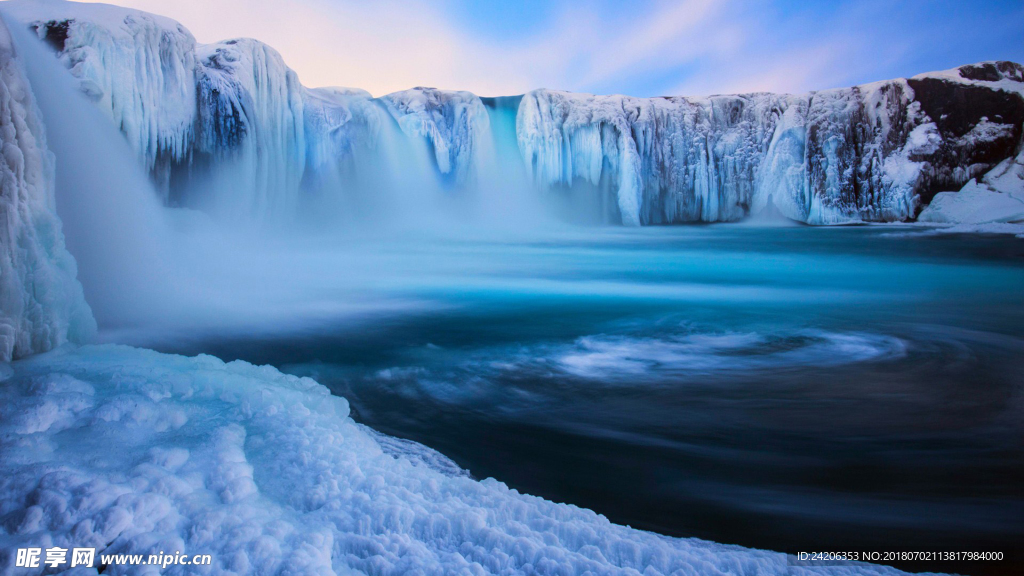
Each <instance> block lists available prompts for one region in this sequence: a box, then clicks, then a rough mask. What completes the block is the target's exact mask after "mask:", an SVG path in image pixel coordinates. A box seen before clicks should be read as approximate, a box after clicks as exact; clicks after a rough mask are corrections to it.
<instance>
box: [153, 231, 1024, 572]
mask: <svg viewBox="0 0 1024 576" xmlns="http://www.w3.org/2000/svg"><path fill="white" fill-rule="evenodd" d="M367 254H368V255H367ZM367 254H364V256H367V257H366V258H365V259H364V261H365V262H370V264H366V266H367V268H366V269H365V270H363V271H362V273H363V274H364V275H367V276H368V277H376V278H378V281H376V282H374V283H372V284H368V285H366V286H365V287H364V288H363V290H364V291H366V292H368V293H372V295H373V297H375V298H382V299H385V300H387V299H393V300H394V301H396V302H397V301H402V302H416V303H417V305H416V306H409V307H400V308H396V309H394V310H391V311H388V310H386V309H382V311H380V312H377V313H374V314H370V315H368V316H364V317H362V318H361V319H360V321H358V322H355V323H353V322H351V321H341V320H336V319H333V318H330V317H328V318H323V319H321V321H319V322H310V323H306V324H304V325H303V326H301V327H299V328H296V327H294V326H292V327H290V328H289V330H287V331H283V332H281V333H280V334H275V333H273V331H269V332H267V331H263V332H261V333H260V334H258V335H238V334H227V335H226V334H224V333H218V334H198V335H195V336H194V337H193V338H189V339H178V340H176V341H175V342H174V343H167V342H164V343H163V344H161V345H160V346H158V347H160V348H162V349H164V350H166V351H175V352H187V353H195V352H206V353H213V354H216V355H218V356H221V357H223V358H225V359H234V358H241V359H244V360H248V361H250V362H256V363H270V364H273V365H275V366H278V367H279V368H281V369H282V370H284V371H286V372H290V373H294V374H299V375H305V376H312V377H314V378H316V379H317V380H318V381H320V382H321V383H323V384H325V385H326V386H328V387H330V388H331V390H333V391H334V392H335V393H337V394H339V395H342V396H345V397H346V398H348V399H349V401H350V402H351V405H352V408H353V416H354V418H355V419H356V420H357V421H360V422H362V423H365V424H367V425H369V426H371V427H373V428H375V429H377V430H379V431H382V432H385V433H387V434H392V435H395V436H398V437H402V438H408V439H412V440H415V441H418V442H422V443H423V444H426V445H428V446H430V447H433V448H435V449H437V450H439V451H440V452H442V453H443V454H445V455H446V456H448V457H450V458H451V459H453V460H454V461H455V462H457V463H458V464H459V465H460V466H462V467H464V468H466V469H468V470H469V471H470V473H472V474H473V475H474V476H476V477H479V478H483V477H489V476H492V477H495V478H498V479H500V480H502V481H504V482H506V483H507V484H509V485H510V486H512V487H514V488H517V489H519V490H521V491H524V492H528V493H531V494H536V495H539V496H543V497H546V498H549V499H552V500H556V501H560V502H570V503H573V504H577V505H580V506H585V507H588V508H591V509H593V510H596V511H598V512H600V513H602V514H605V515H606V516H608V517H609V518H610V519H611V520H613V521H615V522H619V523H623V524H629V525H631V526H634V527H637V528H644V529H648V530H653V531H657V532H660V533H663V534H669V535H674V536H696V537H700V538H707V539H711V540H715V541H719V542H725V543H734V544H742V545H745V546H753V547H758V548H768V549H775V550H784V551H789V552H797V551H810V550H851V549H853V550H866V549H871V550H986V551H987V550H995V551H1003V552H1005V553H1006V554H1007V555H1008V556H1010V557H1011V558H1012V559H1013V560H1012V561H1011V562H1005V563H1003V564H999V565H996V564H984V563H964V564H957V565H954V564H949V563H943V564H929V563H911V564H903V565H901V567H904V568H909V569H915V570H925V569H929V570H937V571H952V570H957V571H960V572H963V573H969V574H995V573H1014V571H1015V570H1019V569H1021V563H1020V560H1021V555H1020V554H1021V551H1020V548H1021V546H1022V543H1024V484H1022V480H1024V425H1022V418H1021V416H1022V408H1024V396H1022V389H1024V388H1022V385H1024V290H1022V286H1024V240H1021V239H1017V238H1014V237H1011V236H963V235H961V236H952V235H935V234H928V233H924V232H923V231H922V230H921V229H917V228H910V227H907V228H893V227H883V226H873V227H852V228H812V227H781V228H755V227H745V226H739V225H721V226H689V227H671V228H647V229H641V230H628V229H600V228H599V229H593V230H584V231H580V232H579V233H572V234H557V235H554V234H553V235H549V236H538V237H536V238H532V239H518V240H515V241H483V240H477V241H468V240H462V241H454V240H447V241H445V240H422V241H417V242H395V243H393V244H379V245H374V246H373V247H372V249H370V248H368V249H367ZM335 272H336V271H335ZM367 272H369V274H366V273H367Z"/></svg>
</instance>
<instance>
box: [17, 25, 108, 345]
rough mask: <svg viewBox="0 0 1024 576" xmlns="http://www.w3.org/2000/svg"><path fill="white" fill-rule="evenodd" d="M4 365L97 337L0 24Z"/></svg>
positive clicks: (31, 106) (49, 160) (31, 104)
mask: <svg viewBox="0 0 1024 576" xmlns="http://www.w3.org/2000/svg"><path fill="white" fill-rule="evenodd" d="M0 147H2V148H0V152H2V154H0V156H2V157H0V361H2V362H9V361H10V360H11V359H12V358H21V357H24V356H28V355H30V354H34V353H37V352H45V351H47V350H50V349H52V348H54V347H56V346H59V345H60V344H63V343H64V342H67V341H69V340H72V341H83V340H85V339H86V338H88V337H89V336H90V335H91V334H92V332H93V331H94V330H95V328H96V326H95V322H94V320H93V318H92V312H91V311H90V310H89V306H88V305H87V304H86V303H85V296H84V294H83V292H82V286H81V284H79V282H78V280H77V279H76V275H77V270H76V267H75V261H74V259H73V258H72V257H71V254H70V253H68V251H67V249H66V248H65V245H64V235H63V232H62V231H61V223H60V220H59V219H58V218H57V213H56V210H55V207H54V170H53V162H54V159H53V155H52V154H51V153H50V151H49V150H48V149H47V147H46V133H45V131H44V129H43V124H42V122H41V120H40V114H39V110H38V109H37V107H36V104H35V100H34V98H33V96H32V90H31V88H30V87H29V84H28V81H27V80H26V78H25V75H24V74H23V73H22V69H21V67H20V65H19V62H18V57H17V54H16V53H15V50H14V45H13V43H12V41H11V36H10V32H9V31H8V29H7V27H6V26H5V25H4V23H3V22H2V21H0Z"/></svg>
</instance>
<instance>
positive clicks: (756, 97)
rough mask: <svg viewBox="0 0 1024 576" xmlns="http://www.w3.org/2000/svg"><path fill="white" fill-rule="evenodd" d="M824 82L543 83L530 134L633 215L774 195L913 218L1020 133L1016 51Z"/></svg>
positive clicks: (535, 95) (850, 215)
mask: <svg viewBox="0 0 1024 576" xmlns="http://www.w3.org/2000/svg"><path fill="white" fill-rule="evenodd" d="M975 68H976V67H963V68H961V69H959V70H954V71H950V72H948V73H940V74H932V75H923V76H919V77H915V78H911V79H906V80H893V81H888V82H879V83H875V84H869V85H865V86H856V87H853V88H845V89H836V90H826V91H822V92H814V93H811V94H806V95H800V96H794V95H775V94H747V95H737V96H712V97H709V98H701V99H690V98H676V97H671V98H650V99H643V98H630V97H626V96H590V95H582V94H570V93H565V92H552V91H546V90H540V91H536V92H532V93H530V94H528V95H527V96H526V98H524V100H523V104H522V105H521V106H520V109H519V115H518V135H519V144H520V147H521V149H522V151H523V155H524V156H525V158H526V162H527V166H528V169H529V170H530V171H531V173H532V174H533V177H534V179H536V180H537V181H538V182H539V183H540V184H543V185H565V186H571V185H573V184H574V182H577V181H579V180H582V181H584V182H586V183H589V184H591V185H593V186H595V187H596V188H597V189H598V193H601V191H604V192H605V193H609V194H611V195H612V196H613V198H614V200H615V205H616V207H617V209H618V213H619V214H620V215H621V219H622V221H623V222H625V223H630V224H648V223H662V222H692V221H728V220H737V219H739V218H741V217H743V216H745V215H746V214H749V213H751V212H757V211H760V210H762V209H764V207H765V206H766V205H767V204H768V203H772V204H774V205H775V207H777V208H778V209H779V210H780V211H781V212H782V213H783V214H784V215H786V216H788V217H789V218H792V219H794V220H799V221H802V222H808V223H812V224H834V223H842V222H849V221H894V220H908V219H911V218H913V217H914V216H915V214H916V210H917V208H918V206H919V205H921V204H922V203H924V202H927V201H928V200H930V199H931V197H932V196H934V195H935V193H936V192H938V191H942V190H950V189H957V188H959V187H960V186H962V185H963V184H964V183H965V182H966V181H967V180H969V179H970V178H972V177H975V176H978V175H980V174H983V173H985V172H986V171H987V170H989V169H990V168H992V167H993V166H994V165H995V164H996V163H998V162H999V161H1002V160H1003V159H1004V158H1006V157H1007V156H1011V155H1012V151H1013V149H1014V148H1015V146H1016V145H1017V143H1018V142H1020V138H1021V123H1022V122H1024V99H1022V98H1021V93H1022V91H1024V83H1021V80H1022V77H1021V76H1022V71H1024V68H1022V67H1021V66H1019V65H1016V64H1012V63H998V64H986V65H983V66H982V68H984V69H986V70H989V73H988V75H986V76H984V77H971V70H974V69H975Z"/></svg>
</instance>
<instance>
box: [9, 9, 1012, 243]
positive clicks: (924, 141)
mask: <svg viewBox="0 0 1024 576" xmlns="http://www.w3.org/2000/svg"><path fill="white" fill-rule="evenodd" d="M7 5H8V7H7V8H6V10H7V11H8V12H10V13H12V14H14V15H15V16H17V17H18V18H19V19H20V20H23V21H25V22H29V23H31V25H32V26H33V28H34V29H35V30H36V32H37V34H38V35H39V37H40V38H43V39H45V40H47V41H48V42H50V43H51V44H52V45H53V47H54V48H55V49H57V50H58V53H59V55H60V58H61V60H62V61H63V62H64V64H65V66H67V67H68V68H69V69H70V70H71V72H72V74H74V75H75V76H76V77H78V78H79V81H80V83H81V88H82V90H83V91H84V92H85V93H86V94H88V95H89V96H90V97H91V98H93V99H94V100H95V101H96V102H97V104H98V105H99V106H100V107H101V108H102V109H104V110H105V111H106V112H107V113H108V114H110V116H111V117H112V119H113V120H114V122H115V123H116V124H117V125H118V126H119V127H120V128H121V129H122V131H123V132H124V133H125V135H126V137H127V138H128V140H129V142H130V143H131V144H132V146H133V147H134V149H135V150H136V152H137V153H138V155H139V158H140V162H142V163H143V164H144V165H145V166H146V167H147V168H149V169H150V170H151V172H152V174H153V176H154V178H155V179H156V180H157V181H158V182H159V183H160V184H161V188H162V189H163V191H164V194H165V201H167V202H168V203H170V204H182V205H215V206H223V207H226V208H227V209H228V210H229V211H231V213H232V214H236V215H237V214H239V213H241V214H248V215H251V216H253V217H255V218H256V219H258V220H266V219H268V218H270V217H288V216H289V215H292V214H294V213H295V212H296V210H297V209H298V206H299V205H301V204H302V202H303V201H304V200H308V199H309V198H316V197H317V196H318V195H332V194H345V193H346V186H348V185H349V183H351V182H352V181H354V180H358V179H359V175H358V174H353V170H355V171H358V170H360V169H362V168H359V167H361V166H365V165H367V164H372V162H367V161H366V158H367V156H366V155H367V154H368V155H370V156H373V157H380V156H386V152H385V151H384V148H386V147H387V146H386V145H384V144H383V142H385V141H387V140H388V138H389V137H390V135H391V134H392V133H393V132H396V131H397V132H399V133H400V134H402V135H404V137H405V138H406V139H408V140H410V141H415V142H417V143H418V144H421V145H423V146H425V147H427V148H429V150H430V151H432V154H430V157H431V162H432V166H431V170H432V171H433V172H434V173H435V174H434V175H435V176H436V177H437V178H438V179H439V180H441V181H442V182H445V183H446V184H447V185H449V186H458V185H460V184H467V183H470V184H471V183H480V182H482V181H485V179H483V178H482V176H483V174H482V172H485V171H487V170H488V168H487V166H489V165H490V164H489V163H490V162H492V161H493V160H494V159H493V158H492V156H493V154H494V151H495V146H493V145H492V140H494V139H495V135H496V134H497V133H498V131H497V130H495V129H494V128H495V127H494V126H492V125H491V119H490V118H489V114H488V110H493V109H494V107H495V106H497V105H498V104H496V102H497V101H499V100H503V99H481V98H478V97H477V96H475V95H473V94H471V93H468V92H455V91H444V90H436V89H431V88H415V89H412V90H407V91H404V92H399V93H396V94H391V95H388V96H385V97H383V98H372V97H371V96H370V95H369V94H367V93H365V92H362V91H358V90H350V89H333V88H318V89H308V88H305V87H303V86H301V85H300V84H299V82H298V80H297V77H296V75H295V73H294V72H293V71H291V70H290V69H289V68H288V67H287V66H286V65H285V63H284V62H283V60H282V59H281V57H280V55H279V54H278V53H277V52H276V51H274V50H273V49H271V48H270V47H268V46H266V45H264V44H262V43H260V42H257V41H255V40H249V39H240V40H228V41H225V42H220V43H216V44H210V45H203V44H198V43H196V41H195V39H194V38H193V37H192V35H191V34H190V33H189V32H188V30H186V29H185V28H184V27H182V26H181V25H180V24H178V23H177V22H174V21H171V20H168V19H166V18H161V17H158V16H154V15H151V14H146V13H143V12H138V11H134V10H127V9H122V8H116V7H112V6H102V5H96V4H88V5H86V4H75V3H70V2H60V1H54V0H49V1H41V2H31V3H28V2H24V1H22V0H14V1H12V2H8V3H7ZM1022 94H1024V67H1022V66H1021V65H1019V64H1015V63H1012V62H985V63H980V64H976V65H969V66H962V67H960V68H957V69H953V70H948V71H944V72H936V73H929V74H922V75H920V76H916V77H914V78H909V79H896V80H890V81H884V82H876V83H872V84H866V85H862V86H855V87H852V88H842V89H834V90H823V91H819V92H812V93H809V94H802V95H790V94H767V93H758V94H741V95H720V96H711V97H706V98H684V97H666V98H631V97H627V96H594V95H589V94H573V93H567V92H558V91H551V90H535V91H533V92H530V93H529V94H526V95H525V96H523V97H522V98H519V99H513V100H514V101H515V105H516V106H517V108H516V110H515V111H514V112H515V119H516V133H515V135H514V138H515V142H514V143H511V142H510V143H509V144H511V146H499V147H497V148H498V149H502V150H509V149H511V150H518V152H519V154H518V156H519V157H518V158H514V159H511V158H505V159H502V158H499V159H498V160H499V161H514V162H516V163H519V164H521V165H522V166H521V169H522V170H521V171H522V172H524V175H525V177H524V178H523V180H524V182H523V184H524V186H532V187H534V188H536V189H539V190H540V192H541V193H542V194H543V193H547V194H569V195H572V194H577V195H583V196H586V197H589V198H590V199H592V200H596V201H595V202H594V203H595V204H598V205H600V206H601V211H602V212H603V218H604V219H605V220H607V221H611V222H621V223H623V224H627V225H646V224H665V223H682V222H697V221H700V222H712V221H734V220H739V219H742V218H744V217H746V216H748V215H751V214H756V213H759V212H761V211H764V210H769V211H772V212H774V211H777V212H780V213H781V214H782V215H784V216H786V217H788V218H790V219H793V220H797V221H800V222H806V223H810V224H845V223H854V222H892V221H909V220H913V219H915V217H916V216H917V215H918V213H919V211H920V210H921V208H922V207H923V206H926V205H928V203H929V202H930V201H931V199H932V198H933V197H934V196H935V195H936V194H939V193H944V192H952V191H957V190H960V189H961V188H962V187H963V186H964V185H965V184H967V183H968V182H970V181H971V180H972V179H976V178H983V177H985V175H986V174H987V173H989V171H991V170H993V169H994V168H995V167H996V166H997V165H998V164H1000V163H1001V162H1004V161H1005V160H1007V159H1010V158H1012V157H1013V156H1015V155H1016V152H1015V151H1016V150H1017V148H1018V146H1019V144H1020V142H1021V137H1022V124H1024V97H1022ZM505 100H507V99H505ZM488 102H489V104H488ZM504 105H509V102H505V103H504ZM396 125H397V127H398V128H399V129H400V130H396V129H395V126H396ZM502 137H505V138H509V139H511V138H512V137H513V135H512V134H507V135H504V136H502ZM506 155H507V154H506ZM408 163H409V162H408V159H407V158H406V159H400V160H399V161H398V163H396V162H395V161H394V159H391V160H388V159H385V160H384V161H383V162H382V164H383V168H380V171H381V172H383V173H389V172H395V171H402V170H403V169H408V166H407V165H408ZM353 166H355V167H356V168H353ZM363 176H364V177H365V175H363ZM379 178H381V175H380V174H376V175H371V176H370V179H371V180H374V179H379ZM196 179H202V180H203V181H204V182H212V184H208V185H207V186H206V188H207V190H206V191H205V193H206V194H207V195H208V196H211V197H206V198H195V197H192V198H190V197H188V195H187V193H186V192H183V191H194V190H195V188H196V186H194V185H190V184H189V183H190V182H193V183H194V181H195V180H196ZM325 184H329V185H325ZM349 192H350V191H349ZM193 193H194V192H193ZM941 202H945V200H941ZM947 212H948V211H947Z"/></svg>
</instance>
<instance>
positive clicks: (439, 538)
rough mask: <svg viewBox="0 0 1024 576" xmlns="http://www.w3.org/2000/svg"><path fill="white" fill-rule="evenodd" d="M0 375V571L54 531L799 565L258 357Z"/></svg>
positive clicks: (741, 568) (326, 547)
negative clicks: (493, 473)
mask: <svg viewBox="0 0 1024 576" xmlns="http://www.w3.org/2000/svg"><path fill="white" fill-rule="evenodd" d="M5 378H6V381H5V382H4V385H3V386H2V387H0V451H2V452H3V454H4V455H5V456H4V458H3V459H2V460H0V550H3V551H4V552H3V553H0V554H3V557H0V573H3V574H14V573H16V574H30V573H32V571H31V570H26V569H21V568H19V569H14V568H12V564H13V561H14V557H13V554H12V553H11V551H12V550H13V549H15V548H17V547H24V546H40V547H48V546H53V545H58V546H63V547H68V548H70V547H73V546H79V547H81V546H88V547H93V546H95V547H98V548H99V549H100V550H102V551H106V552H110V553H122V552H123V553H129V552H131V553H141V554H147V555H148V554H149V553H151V552H152V553H154V554H156V553H159V552H160V551H161V550H163V551H165V552H170V551H179V550H180V551H182V552H185V553H188V554H200V553H203V554H205V553H209V554H212V555H213V565H212V566H211V567H210V570H209V573H211V574H228V573H235V574H247V573H263V574H269V573H291V574H354V573H372V574H411V573H415V574H583V573H589V574H647V575H654V574H694V575H697V574H699V575H714V574H746V575H768V574H778V575H782V574H811V573H815V571H814V570H815V569H813V568H797V567H789V566H787V558H786V556H785V555H783V554H778V553H772V552H764V551H758V550H750V549H744V548H740V547H735V546H726V545H720V544H714V543H710V542H705V541H700V540H691V539H673V538H667V537H662V536H658V535H655V534H651V533H648V532H643V531H639V530H633V529H631V528H628V527H623V526H617V525H614V524H611V523H610V522H608V520H606V519H605V518H604V517H603V516H599V515H597V514H595V513H593V512H591V511H588V510H584V509H580V508H576V507H574V506H569V505H565V504H555V503H552V502H548V501H545V500H543V499H540V498H536V497H533V496H527V495H524V494H520V493H518V492H516V491H515V490H511V489H509V488H508V487H506V486H505V485H504V484H501V483H500V482H497V481H495V480H484V481H482V482H477V481H474V480H472V479H470V478H468V477H466V476H465V475H464V473H462V472H461V471H459V470H458V469H457V467H454V466H453V465H451V463H450V461H447V460H446V459H444V458H443V457H440V455H437V454H436V453H434V452H433V451H431V450H429V449H427V448H425V447H422V446H419V445H416V444H414V443H409V442H399V443H398V444H396V443H394V442H381V441H380V440H381V437H380V436H379V435H377V434H375V433H374V434H371V433H368V431H367V430H366V429H365V428H363V427H362V426H359V425H357V424H356V423H354V422H353V421H352V420H351V419H350V418H349V417H348V410H349V408H348V403H347V402H346V401H345V400H344V399H342V398H339V397H336V396H332V395H331V394H330V393H329V392H328V391H327V389H326V388H324V387H323V386H320V385H318V384H317V383H316V382H314V381H312V380H310V379H308V378H297V377H292V376H286V375H283V374H281V373H279V372H278V371H276V370H274V369H273V368H270V367H257V366H252V365H250V364H246V363H243V362H232V363H229V364H225V363H223V362H221V361H219V360H216V359H214V358H211V357H207V356H199V357H197V358H185V357H181V356H170V355H162V354H158V353H156V352H151V351H145V350H138V349H132V348H128V347H122V346H94V347H84V348H80V349H77V350H75V349H68V348H64V349H60V350H57V351H54V352H51V353H49V354H45V355H40V356H35V357H33V358H30V359H27V360H23V361H19V362H16V363H15V364H13V371H11V370H8V371H7V372H6V373H5ZM396 446H397V448H396ZM437 462H440V463H441V465H436V464H433V463H437ZM111 570H115V568H111ZM108 572H109V570H108ZM36 573H39V571H37V572H36ZM161 573H165V574H179V573H185V570H183V568H182V567H171V568H169V569H167V570H164V571H162V572H161ZM821 573H823V574H824V573H827V574H830V575H836V574H897V573H898V572H897V571H896V570H892V569H889V568H884V567H874V566H847V567H838V568H827V569H822V572H821Z"/></svg>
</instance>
